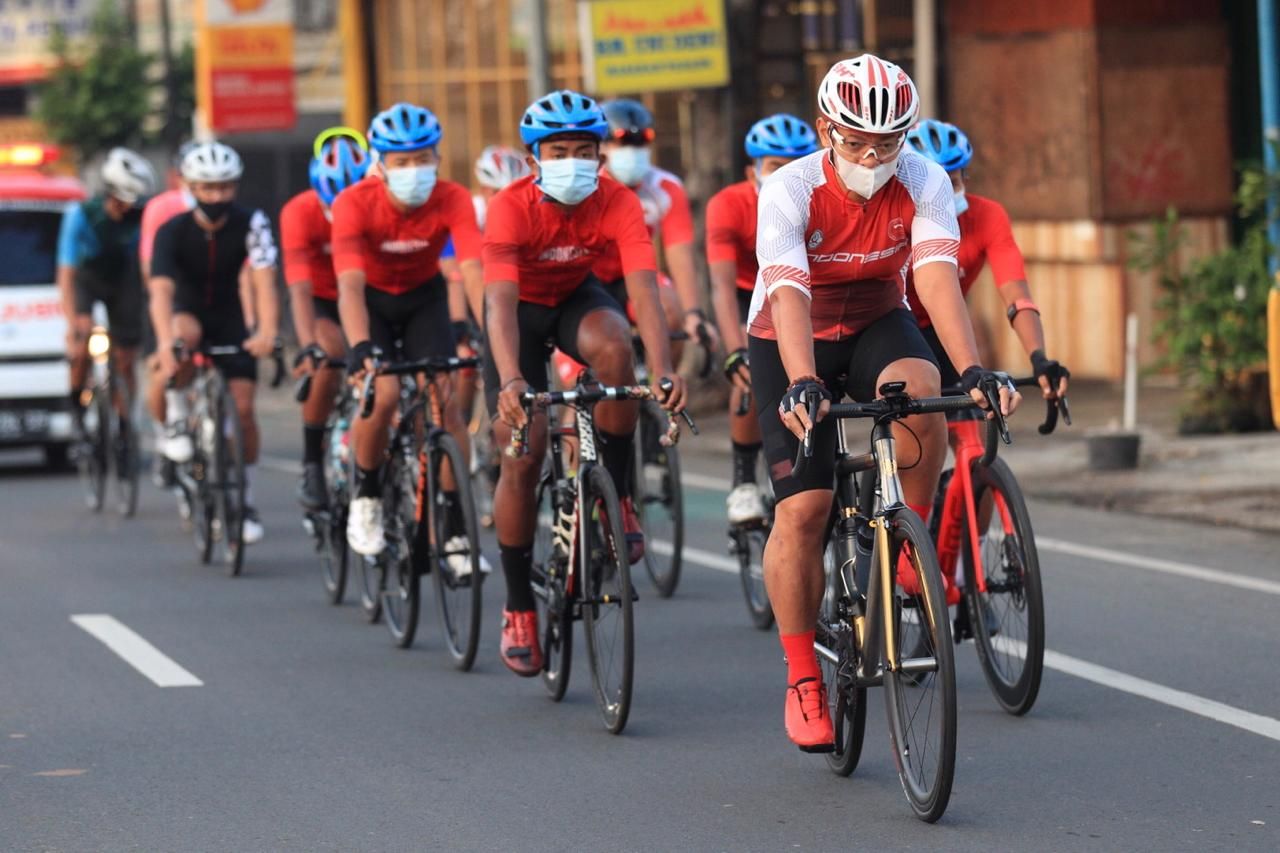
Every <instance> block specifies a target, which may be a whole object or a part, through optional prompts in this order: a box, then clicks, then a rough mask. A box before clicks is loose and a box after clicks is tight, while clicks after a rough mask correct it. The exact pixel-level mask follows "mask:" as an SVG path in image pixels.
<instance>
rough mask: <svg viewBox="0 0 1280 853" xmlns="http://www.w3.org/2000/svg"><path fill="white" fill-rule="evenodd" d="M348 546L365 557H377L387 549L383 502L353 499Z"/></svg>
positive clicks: (349, 515) (348, 523)
mask: <svg viewBox="0 0 1280 853" xmlns="http://www.w3.org/2000/svg"><path fill="white" fill-rule="evenodd" d="M347 544H348V545H350V546H351V550H352V551H355V552H356V553H357V554H360V555H362V556H365V557H376V556H378V555H379V554H381V553H382V551H383V549H384V548H386V547H387V537H386V534H385V533H384V532H383V529H382V501H381V500H380V499H378V498H353V499H352V500H351V510H350V511H349V512H348V513H347Z"/></svg>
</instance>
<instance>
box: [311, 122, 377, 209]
mask: <svg viewBox="0 0 1280 853" xmlns="http://www.w3.org/2000/svg"><path fill="white" fill-rule="evenodd" d="M334 131H339V132H334ZM334 131H325V132H324V133H322V134H321V135H320V137H319V138H318V139H317V141H318V142H319V143H320V144H319V145H317V146H316V149H317V154H316V156H315V157H312V158H311V188H312V189H314V190H315V191H316V194H317V195H319V196H320V199H321V201H323V202H324V203H325V204H327V205H332V204H333V200H334V199H335V198H337V197H338V193H340V192H342V191H343V190H345V189H346V188H347V187H349V186H351V185H352V184H354V183H356V182H357V181H359V180H360V179H361V178H363V177H364V176H365V173H366V172H368V171H369V159H370V158H369V154H368V150H367V146H366V143H365V141H364V137H363V136H360V135H359V134H358V133H356V132H355V131H352V130H351V129H350V128H335V129H334Z"/></svg>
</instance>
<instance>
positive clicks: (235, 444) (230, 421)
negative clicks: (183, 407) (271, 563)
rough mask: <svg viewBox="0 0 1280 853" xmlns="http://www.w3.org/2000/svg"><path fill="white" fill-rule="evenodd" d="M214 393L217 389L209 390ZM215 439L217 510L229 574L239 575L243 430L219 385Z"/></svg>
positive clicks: (241, 562) (223, 387) (241, 564)
mask: <svg viewBox="0 0 1280 853" xmlns="http://www.w3.org/2000/svg"><path fill="white" fill-rule="evenodd" d="M210 393H215V388H211V389H210ZM213 411H214V420H213V423H214V427H215V434H216V438H215V440H214V442H215V443H214V446H215V448H216V451H215V454H216V459H217V462H216V467H215V471H216V477H217V488H216V490H215V496H216V498H215V499H216V510H215V511H216V512H217V518H218V524H219V528H220V533H221V539H222V558H223V561H224V562H225V563H226V566H227V574H228V575H230V576H231V577H236V576H238V575H239V574H240V572H241V571H242V570H243V569H244V489H245V481H244V433H243V432H242V431H241V428H240V417H239V415H238V414H237V412H236V407H235V401H234V400H233V399H232V397H231V392H230V391H229V390H228V389H227V387H226V385H224V384H223V383H222V382H220V381H219V382H218V383H217V384H216V398H215V401H214V406H213Z"/></svg>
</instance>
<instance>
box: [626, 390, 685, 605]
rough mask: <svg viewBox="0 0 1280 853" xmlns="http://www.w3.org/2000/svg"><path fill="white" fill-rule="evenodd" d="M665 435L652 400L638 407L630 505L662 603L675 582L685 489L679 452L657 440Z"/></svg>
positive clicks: (660, 413)
mask: <svg viewBox="0 0 1280 853" xmlns="http://www.w3.org/2000/svg"><path fill="white" fill-rule="evenodd" d="M666 431H667V416H666V413H665V412H664V411H663V410H662V408H661V407H660V406H658V405H657V404H656V403H654V402H652V401H648V402H646V403H644V404H643V405H642V406H641V407H640V423H639V429H638V430H637V435H638V440H637V441H636V470H635V473H634V474H633V475H632V480H633V482H632V484H631V492H632V502H633V503H634V504H635V508H636V513H637V514H638V515H639V516H640V529H641V530H643V531H644V534H645V538H646V540H647V543H646V544H647V547H646V548H645V549H644V567H645V570H646V571H647V572H648V573H649V578H650V579H651V580H652V581H653V585H654V587H655V588H657V590H658V595H659V596H661V597H662V598H670V597H671V596H672V595H674V594H675V591H676V586H677V585H678V584H679V583H680V564H681V560H682V554H683V551H684V488H683V486H682V485H681V483H680V452H679V451H678V450H677V449H676V448H675V447H663V446H662V444H661V442H659V440H658V439H659V436H662V435H663V434H665V433H666Z"/></svg>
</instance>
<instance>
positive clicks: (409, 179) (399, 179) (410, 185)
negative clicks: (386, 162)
mask: <svg viewBox="0 0 1280 853" xmlns="http://www.w3.org/2000/svg"><path fill="white" fill-rule="evenodd" d="M386 175H387V189H389V190H391V194H392V195H393V196H395V197H396V198H397V199H398V200H399V201H400V203H401V204H403V205H405V206H406V207H422V205H424V204H426V203H427V199H429V198H430V197H431V191H432V190H433V189H435V186H436V167H435V166H405V167H403V168H400V169H387V170H386Z"/></svg>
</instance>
